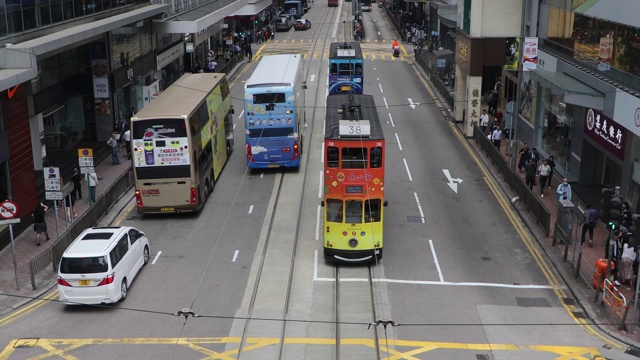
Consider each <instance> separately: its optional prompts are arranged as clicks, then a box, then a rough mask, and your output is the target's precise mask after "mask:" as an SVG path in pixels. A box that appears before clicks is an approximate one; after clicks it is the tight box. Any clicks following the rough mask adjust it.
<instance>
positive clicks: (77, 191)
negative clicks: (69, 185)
mask: <svg viewBox="0 0 640 360" xmlns="http://www.w3.org/2000/svg"><path fill="white" fill-rule="evenodd" d="M71 181H73V195H74V196H76V198H77V199H78V200H80V199H82V185H81V184H80V181H82V175H80V174H79V173H78V169H77V168H73V175H72V176H71Z"/></svg>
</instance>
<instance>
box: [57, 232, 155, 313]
mask: <svg viewBox="0 0 640 360" xmlns="http://www.w3.org/2000/svg"><path fill="white" fill-rule="evenodd" d="M147 262H149V240H148V239H147V237H146V236H145V234H144V233H143V232H142V231H140V230H138V229H135V228H132V227H129V226H107V227H94V228H89V229H86V230H85V231H83V232H82V234H80V235H79V236H78V237H77V238H76V239H75V240H74V241H73V242H72V243H71V245H69V247H68V248H67V250H65V252H64V254H62V259H61V260H60V265H59V267H58V298H59V299H60V301H62V302H63V303H65V304H70V305H77V304H108V303H115V302H118V301H121V300H124V299H125V298H126V297H127V289H128V288H129V286H130V285H131V283H133V279H134V278H135V277H136V275H137V274H138V271H140V269H141V268H142V266H144V265H146V264H147Z"/></svg>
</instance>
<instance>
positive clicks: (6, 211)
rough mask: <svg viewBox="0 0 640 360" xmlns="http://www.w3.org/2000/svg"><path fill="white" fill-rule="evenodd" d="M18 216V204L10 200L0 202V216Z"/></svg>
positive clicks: (11, 217) (8, 217)
mask: <svg viewBox="0 0 640 360" xmlns="http://www.w3.org/2000/svg"><path fill="white" fill-rule="evenodd" d="M16 216H18V205H16V203H14V202H13V201H11V200H5V201H3V202H1V203H0V217H1V218H3V219H13V218H14V217H16Z"/></svg>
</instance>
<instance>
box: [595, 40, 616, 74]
mask: <svg viewBox="0 0 640 360" xmlns="http://www.w3.org/2000/svg"><path fill="white" fill-rule="evenodd" d="M612 53H613V38H611V37H602V38H600V47H599V50H598V70H600V71H607V70H610V69H611V55H612Z"/></svg>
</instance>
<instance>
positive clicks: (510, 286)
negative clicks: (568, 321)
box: [313, 250, 565, 289]
mask: <svg viewBox="0 0 640 360" xmlns="http://www.w3.org/2000/svg"><path fill="white" fill-rule="evenodd" d="M313 281H323V282H335V281H336V279H335V278H321V277H318V250H314V258H313ZM340 281H341V282H368V281H369V279H365V278H340ZM372 281H373V282H379V283H388V284H406V285H446V286H470V287H495V288H507V289H553V288H554V287H553V286H551V285H534V284H530V285H521V284H500V283H481V282H468V281H466V282H447V281H423V280H397V279H379V278H375V279H373V280H372ZM560 288H561V289H564V288H565V287H564V286H561V287H560Z"/></svg>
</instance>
